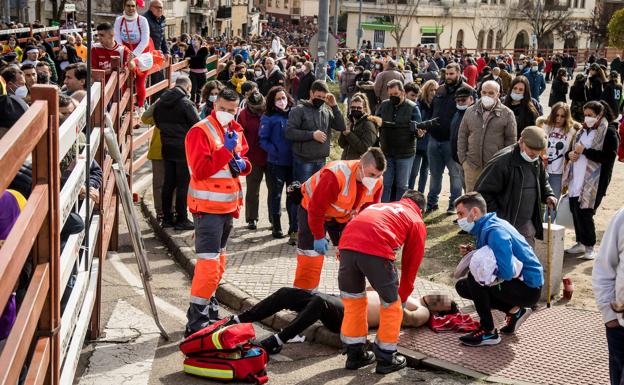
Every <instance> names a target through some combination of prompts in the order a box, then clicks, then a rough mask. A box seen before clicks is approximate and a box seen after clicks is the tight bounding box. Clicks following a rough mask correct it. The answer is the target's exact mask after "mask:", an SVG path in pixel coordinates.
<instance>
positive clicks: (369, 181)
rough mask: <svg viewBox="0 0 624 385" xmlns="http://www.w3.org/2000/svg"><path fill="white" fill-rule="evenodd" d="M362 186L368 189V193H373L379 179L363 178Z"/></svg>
mask: <svg viewBox="0 0 624 385" xmlns="http://www.w3.org/2000/svg"><path fill="white" fill-rule="evenodd" d="M362 184H363V185H364V187H366V188H367V189H368V191H371V190H372V189H373V188H375V185H376V184H377V178H373V177H370V176H365V177H363V178H362Z"/></svg>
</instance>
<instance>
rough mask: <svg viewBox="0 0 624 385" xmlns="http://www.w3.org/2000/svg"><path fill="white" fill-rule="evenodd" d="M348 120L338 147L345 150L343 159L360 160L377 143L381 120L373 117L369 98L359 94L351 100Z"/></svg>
mask: <svg viewBox="0 0 624 385" xmlns="http://www.w3.org/2000/svg"><path fill="white" fill-rule="evenodd" d="M348 119H349V122H348V123H347V125H346V129H345V130H344V131H343V132H341V133H340V136H339V137H338V145H339V146H340V147H342V149H343V152H342V157H341V159H342V160H353V159H360V157H361V156H362V154H364V153H365V152H366V151H367V150H368V148H369V147H372V146H374V145H375V143H377V140H378V135H379V126H381V118H379V117H377V116H374V115H371V112H370V108H369V106H368V98H367V97H366V95H364V94H363V93H361V92H358V93H356V94H354V95H353V97H352V98H351V104H350V105H349V114H348Z"/></svg>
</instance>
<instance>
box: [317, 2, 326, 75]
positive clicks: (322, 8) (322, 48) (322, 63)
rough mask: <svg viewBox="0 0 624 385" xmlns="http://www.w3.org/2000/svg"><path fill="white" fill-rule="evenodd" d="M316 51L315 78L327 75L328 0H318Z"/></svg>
mask: <svg viewBox="0 0 624 385" xmlns="http://www.w3.org/2000/svg"><path fill="white" fill-rule="evenodd" d="M318 26H319V31H318V52H317V53H316V78H317V79H321V80H325V77H326V76H327V70H326V67H327V38H328V37H329V0H319V16H318Z"/></svg>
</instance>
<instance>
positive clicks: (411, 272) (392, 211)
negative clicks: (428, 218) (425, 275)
mask: <svg viewBox="0 0 624 385" xmlns="http://www.w3.org/2000/svg"><path fill="white" fill-rule="evenodd" d="M426 238H427V228H426V227H425V224H424V222H423V220H422V213H421V212H420V209H419V208H418V206H416V203H414V201H412V200H411V199H408V198H404V199H401V200H400V201H398V202H392V203H379V204H375V205H372V206H369V207H368V208H367V209H366V210H364V211H362V212H361V213H359V214H358V215H357V216H356V217H355V218H353V219H352V220H351V222H349V223H348V224H347V227H346V228H345V229H344V231H343V232H342V235H341V236H340V244H339V245H338V249H339V250H353V251H357V252H360V253H364V254H370V255H375V256H378V257H382V258H387V259H390V260H393V261H394V260H395V258H396V252H397V250H398V249H399V248H400V247H401V246H403V253H402V257H401V281H400V284H399V295H400V296H401V302H405V301H406V300H407V297H409V295H410V294H412V291H414V280H415V279H416V273H417V272H418V268H419V267H420V263H421V262H422V259H423V256H424V255H425V239H426Z"/></svg>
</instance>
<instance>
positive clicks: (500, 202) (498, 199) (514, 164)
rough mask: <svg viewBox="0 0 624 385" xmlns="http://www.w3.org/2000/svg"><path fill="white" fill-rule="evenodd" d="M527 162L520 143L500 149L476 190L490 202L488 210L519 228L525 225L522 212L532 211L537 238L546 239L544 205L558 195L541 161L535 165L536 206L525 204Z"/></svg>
mask: <svg viewBox="0 0 624 385" xmlns="http://www.w3.org/2000/svg"><path fill="white" fill-rule="evenodd" d="M523 162H524V163H527V162H526V161H525V160H524V159H523V158H522V156H521V155H520V145H519V144H518V143H516V144H513V145H511V146H508V147H505V148H504V149H502V150H500V151H499V152H498V153H496V155H494V157H493V158H492V159H490V161H489V162H488V163H487V164H486V165H485V168H484V169H483V172H482V173H481V176H479V179H478V180H477V183H476V185H475V191H477V192H479V193H481V195H483V198H484V199H485V201H486V202H487V211H488V212H496V215H498V217H499V218H501V219H504V220H506V221H508V222H509V223H511V225H512V226H514V227H516V228H518V227H519V226H522V225H524V223H516V219H517V218H518V213H519V212H520V210H532V217H531V222H532V224H533V226H534V227H535V238H537V239H542V238H543V236H544V230H543V228H542V218H543V215H542V213H541V210H542V208H541V206H542V205H541V204H542V203H544V204H545V203H546V198H548V197H549V196H554V194H553V191H552V189H551V188H550V184H548V179H547V173H546V169H545V168H544V163H543V162H541V161H537V162H534V163H533V167H536V170H535V171H536V175H535V176H534V177H535V178H537V180H536V184H537V194H536V199H535V205H534V207H525V206H523V205H522V194H523V189H524V188H523V181H524V179H525V178H527V177H533V175H527V173H526V171H527V167H526V166H525V165H524V164H523Z"/></svg>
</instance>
